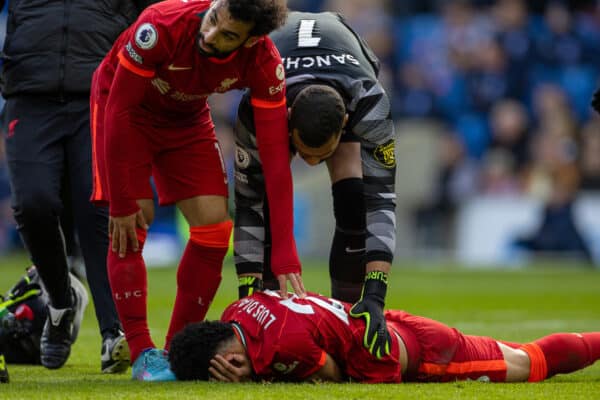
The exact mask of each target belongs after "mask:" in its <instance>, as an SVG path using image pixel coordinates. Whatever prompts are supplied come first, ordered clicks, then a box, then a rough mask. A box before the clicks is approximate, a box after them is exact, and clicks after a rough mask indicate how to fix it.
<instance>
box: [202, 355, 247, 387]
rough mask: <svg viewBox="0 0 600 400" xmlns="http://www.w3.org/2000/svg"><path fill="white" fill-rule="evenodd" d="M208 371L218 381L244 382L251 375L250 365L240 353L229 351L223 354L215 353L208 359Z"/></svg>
mask: <svg viewBox="0 0 600 400" xmlns="http://www.w3.org/2000/svg"><path fill="white" fill-rule="evenodd" d="M210 365H211V366H210V367H208V372H209V373H210V375H211V376H212V377H213V378H214V379H215V380H217V381H220V382H244V381H249V380H250V378H251V377H252V367H251V366H250V363H249V362H248V359H247V358H246V357H244V356H243V355H242V354H238V353H230V354H225V355H224V356H222V355H220V354H216V355H215V357H214V358H213V359H212V360H210Z"/></svg>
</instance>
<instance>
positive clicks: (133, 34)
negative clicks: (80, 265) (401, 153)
mask: <svg viewBox="0 0 600 400" xmlns="http://www.w3.org/2000/svg"><path fill="white" fill-rule="evenodd" d="M286 14H287V9H286V3H285V1H284V0H215V1H212V2H211V1H208V0H197V1H183V0H169V1H164V2H160V3H158V4H155V5H153V6H151V7H149V8H147V9H146V11H145V12H144V13H143V14H142V15H141V16H140V17H139V18H138V20H137V21H136V23H134V24H133V25H132V26H131V27H130V28H129V29H128V30H127V31H125V32H124V33H123V34H122V35H121V36H120V37H119V39H118V40H117V42H116V43H115V45H114V46H113V49H112V50H111V52H110V53H109V54H108V55H107V57H106V58H105V59H104V61H103V62H102V64H101V65H100V67H99V68H98V70H97V71H96V73H95V75H94V82H93V88H92V89H93V93H92V104H91V106H92V115H93V122H92V127H93V141H94V145H95V147H94V150H95V158H94V167H95V182H94V192H93V194H92V200H93V201H95V202H97V203H102V202H106V201H108V202H109V207H110V209H109V211H110V221H109V234H110V236H111V245H110V246H111V250H112V251H109V256H108V274H109V279H110V284H111V287H112V290H113V296H114V299H115V303H116V305H117V311H118V313H119V316H120V318H121V321H122V323H123V327H124V330H125V335H126V337H127V341H128V343H129V346H130V349H131V359H132V360H135V362H134V363H133V377H134V378H135V379H140V380H169V379H172V373H171V372H170V370H169V369H168V363H167V360H166V352H164V351H162V350H158V349H156V346H155V345H154V342H153V341H152V339H151V337H150V333H149V329H148V324H147V315H146V313H147V311H146V297H147V293H146V292H147V282H146V270H145V265H144V261H143V258H142V255H141V252H142V248H143V244H144V240H145V238H146V230H147V228H148V224H149V223H150V222H151V220H152V218H153V214H154V205H153V202H152V190H151V186H150V177H151V176H152V177H153V178H154V182H155V184H156V187H157V191H158V194H159V201H160V203H161V204H171V203H175V204H176V205H177V207H178V208H179V209H180V210H181V212H182V214H183V215H184V217H185V218H186V220H187V222H188V223H189V225H190V240H189V242H188V244H187V247H186V249H185V251H184V254H183V256H182V259H181V262H180V264H179V267H178V271H177V297H176V299H175V306H174V310H173V314H172V316H171V322H170V326H169V330H168V333H167V337H166V344H165V348H166V349H167V350H168V348H169V342H170V339H171V338H172V337H173V335H174V334H175V333H176V332H177V331H179V330H180V329H181V328H183V327H184V326H185V325H186V324H187V323H189V322H193V321H201V320H202V319H203V318H204V316H205V314H206V311H207V309H208V307H209V305H210V302H211V301H212V299H213V297H214V295H215V292H216V290H217V288H218V285H219V282H220V280H221V269H222V261H223V257H224V255H225V252H226V250H227V247H228V244H229V237H230V234H231V228H232V223H231V221H230V220H229V219H228V214H227V202H226V196H227V182H226V178H225V172H224V170H223V161H222V159H221V154H220V150H219V147H218V144H217V140H216V137H215V133H214V125H213V123H212V121H211V118H210V114H209V108H208V105H207V97H208V96H209V95H210V94H211V93H215V92H217V93H222V92H226V91H228V90H231V89H237V88H244V87H248V88H250V93H251V98H252V99H251V103H252V107H253V109H254V116H255V122H256V126H257V127H258V129H257V140H258V149H259V150H258V151H259V152H260V154H261V158H262V159H263V160H264V162H265V176H266V187H267V196H268V197H269V198H270V199H271V200H272V201H276V202H277V204H279V205H280V207H279V208H278V209H277V210H274V211H273V212H272V215H271V221H272V223H273V231H274V232H276V234H277V237H278V240H277V241H276V242H275V243H274V244H273V247H274V253H273V271H274V273H275V274H276V275H277V276H278V279H279V280H280V284H281V289H282V292H286V290H285V287H286V284H287V280H290V281H291V283H292V286H293V288H294V290H295V291H296V293H299V294H302V293H303V287H302V281H301V278H300V263H299V260H298V256H297V253H296V248H295V242H294V239H293V236H292V229H293V220H292V183H291V173H290V169H289V157H288V148H289V139H288V135H287V119H286V103H285V85H284V70H283V66H282V65H281V59H280V56H279V53H278V52H277V49H276V48H275V47H274V45H273V43H272V42H271V40H270V39H269V38H268V37H266V36H264V35H266V34H268V33H269V32H270V31H272V30H273V29H275V28H277V27H279V26H280V25H281V24H282V23H283V22H284V20H285V17H286Z"/></svg>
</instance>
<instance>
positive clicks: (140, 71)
mask: <svg viewBox="0 0 600 400" xmlns="http://www.w3.org/2000/svg"><path fill="white" fill-rule="evenodd" d="M117 57H118V58H119V63H120V64H121V65H122V66H123V67H125V68H127V69H128V70H129V71H131V72H133V73H134V74H136V75H140V76H143V77H144V78H152V77H153V76H154V71H148V70H147V69H143V68H140V67H137V66H135V65H133V64H132V63H131V61H129V60H128V59H127V58H125V56H124V55H123V54H122V53H119V54H118V55H117Z"/></svg>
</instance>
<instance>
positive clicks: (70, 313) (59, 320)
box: [40, 274, 88, 369]
mask: <svg viewBox="0 0 600 400" xmlns="http://www.w3.org/2000/svg"><path fill="white" fill-rule="evenodd" d="M70 278H71V292H72V294H73V296H72V298H73V306H72V307H70V308H63V309H56V308H54V307H52V306H51V305H48V317H47V318H46V323H45V324H44V330H43V332H42V338H41V341H40V353H41V361H42V365H43V366H44V367H46V368H49V369H57V368H60V367H62V366H63V365H64V364H65V362H67V359H68V358H69V354H71V345H72V344H73V343H74V342H75V339H77V335H78V334H79V326H80V325H81V320H82V319H83V312H84V311H85V307H86V306H87V304H88V295H87V292H86V290H85V287H84V286H83V285H82V283H81V282H80V281H79V280H78V279H77V278H75V277H74V276H73V275H72V274H71V275H70Z"/></svg>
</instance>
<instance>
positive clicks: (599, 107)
mask: <svg viewBox="0 0 600 400" xmlns="http://www.w3.org/2000/svg"><path fill="white" fill-rule="evenodd" d="M592 107H593V108H594V110H596V112H597V113H600V89H597V90H596V92H595V93H594V97H593V98H592Z"/></svg>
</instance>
